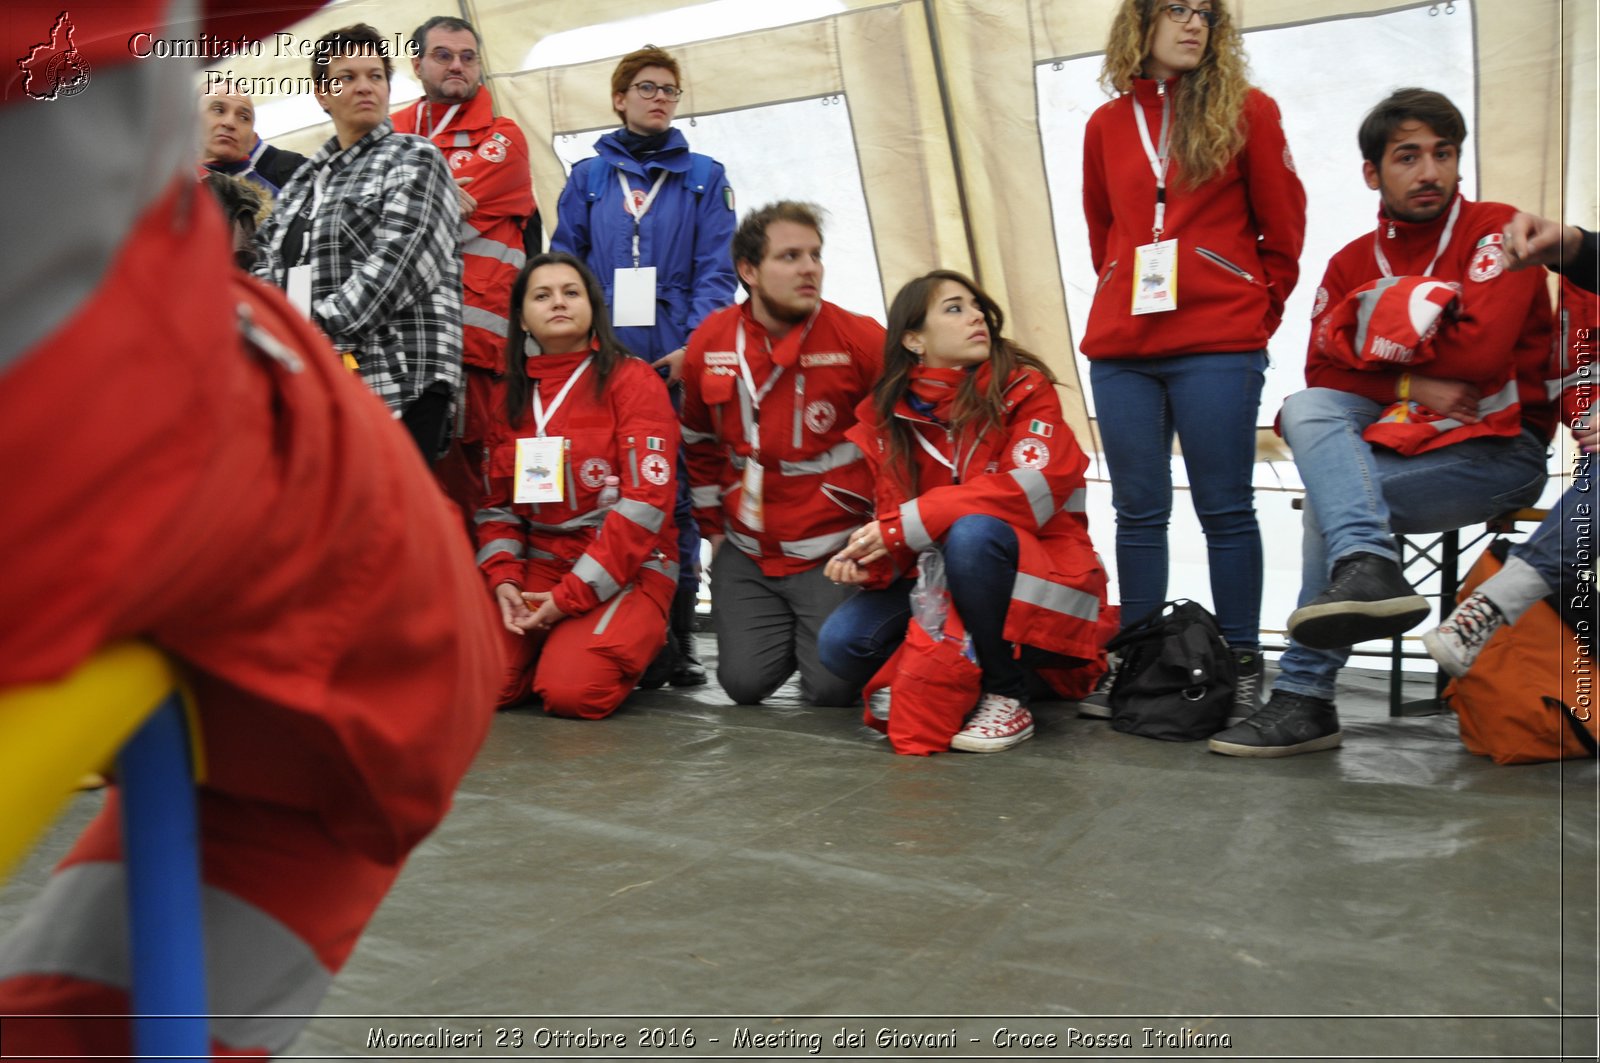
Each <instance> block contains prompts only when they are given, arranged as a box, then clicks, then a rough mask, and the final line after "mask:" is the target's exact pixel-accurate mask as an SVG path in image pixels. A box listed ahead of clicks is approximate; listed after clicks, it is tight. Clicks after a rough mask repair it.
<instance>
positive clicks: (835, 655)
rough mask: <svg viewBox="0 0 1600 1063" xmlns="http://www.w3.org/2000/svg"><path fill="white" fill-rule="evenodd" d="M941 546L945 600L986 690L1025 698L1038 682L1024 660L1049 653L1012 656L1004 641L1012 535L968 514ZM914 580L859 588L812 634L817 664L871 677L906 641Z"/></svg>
mask: <svg viewBox="0 0 1600 1063" xmlns="http://www.w3.org/2000/svg"><path fill="white" fill-rule="evenodd" d="M940 545H941V548H942V549H943V552H944V569H945V578H946V580H947V582H948V584H949V588H950V601H951V604H953V605H954V606H955V610H956V613H957V615H959V616H960V617H961V622H962V623H963V624H964V625H965V626H966V629H967V634H969V635H971V636H972V648H973V652H974V655H975V656H976V657H977V659H978V667H979V668H980V669H982V671H983V680H982V684H983V691H984V693H986V694H1001V695H1004V696H1005V697H1008V698H1016V699H1018V700H1020V701H1026V700H1028V698H1029V696H1030V695H1031V694H1035V693H1037V692H1039V691H1040V690H1041V689H1042V688H1043V683H1042V682H1041V681H1040V680H1039V679H1038V678H1037V676H1036V675H1035V674H1034V673H1033V672H1032V669H1031V668H1029V667H1028V666H1027V664H1026V663H1025V662H1028V661H1038V662H1041V663H1042V661H1043V660H1045V659H1050V658H1055V655H1053V654H1044V653H1039V652H1035V653H1032V654H1030V653H1029V652H1028V648H1027V647H1024V651H1023V656H1022V658H1021V659H1018V657H1017V656H1016V654H1015V650H1014V648H1013V646H1012V644H1011V643H1009V642H1007V641H1006V639H1005V634H1004V631H1005V623H1006V610H1007V609H1009V608H1010V606H1011V586H1012V584H1013V583H1015V582H1016V579H1017V533H1016V532H1015V531H1013V530H1012V529H1011V526H1010V525H1008V524H1007V523H1006V522H1005V521H1003V520H999V519H998V518H995V517H986V516H981V515H974V516H969V517H962V518H961V519H959V520H957V521H956V522H955V523H954V524H953V525H951V526H950V530H949V531H948V532H946V533H945V537H944V539H943V541H942V542H941V544H940ZM913 585H914V584H913V581H912V580H910V579H903V580H900V581H899V582H897V583H895V584H893V585H891V586H889V587H886V588H884V589H883V590H878V591H862V592H861V593H860V594H857V595H856V596H855V597H853V598H851V599H850V600H849V601H847V602H845V603H844V604H843V605H841V606H839V608H837V609H835V610H834V611H833V615H832V616H830V617H828V619H827V622H826V623H824V624H823V625H822V631H821V633H820V634H819V635H818V636H817V656H818V657H819V658H821V660H822V666H823V667H824V668H826V669H828V671H830V672H832V673H833V674H834V675H836V676H838V677H839V678H840V679H843V680H845V681H846V682H848V683H850V684H852V685H854V686H856V687H860V686H862V685H864V684H865V683H866V682H867V680H869V679H871V678H872V676H873V673H875V672H876V671H877V670H878V669H879V667H881V666H882V665H883V662H884V661H886V660H888V659H889V656H890V655H891V654H893V653H894V651H895V649H896V648H897V647H898V646H899V645H900V643H902V642H903V641H905V637H906V625H907V624H909V623H910V622H911V588H912V587H913ZM1055 659H1057V660H1059V658H1055Z"/></svg>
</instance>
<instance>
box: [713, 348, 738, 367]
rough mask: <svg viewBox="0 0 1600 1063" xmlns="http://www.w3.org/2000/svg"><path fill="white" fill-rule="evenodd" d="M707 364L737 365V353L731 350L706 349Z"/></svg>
mask: <svg viewBox="0 0 1600 1063" xmlns="http://www.w3.org/2000/svg"><path fill="white" fill-rule="evenodd" d="M706 364H707V365H738V364H739V355H738V354H736V353H735V352H733V351H707V352H706Z"/></svg>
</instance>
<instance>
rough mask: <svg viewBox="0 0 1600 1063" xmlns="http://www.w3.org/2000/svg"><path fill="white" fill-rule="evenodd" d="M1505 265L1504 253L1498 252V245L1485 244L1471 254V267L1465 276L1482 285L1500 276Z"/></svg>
mask: <svg viewBox="0 0 1600 1063" xmlns="http://www.w3.org/2000/svg"><path fill="white" fill-rule="evenodd" d="M1505 265H1506V256H1505V252H1504V251H1502V250H1500V245H1499V244H1486V245H1484V246H1482V247H1480V248H1478V250H1477V251H1475V252H1473V255H1472V265H1471V266H1470V267H1469V268H1468V269H1467V276H1468V277H1470V278H1472V279H1473V280H1475V281H1477V282H1478V283H1479V284H1482V283H1483V282H1484V281H1491V280H1494V279H1495V278H1496V277H1498V276H1500V273H1501V271H1502V270H1504V269H1505Z"/></svg>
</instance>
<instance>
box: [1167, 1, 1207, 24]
mask: <svg viewBox="0 0 1600 1063" xmlns="http://www.w3.org/2000/svg"><path fill="white" fill-rule="evenodd" d="M1163 10H1165V11H1166V13H1167V17H1168V18H1170V19H1171V20H1172V21H1174V22H1176V23H1178V24H1179V25H1180V26H1186V25H1188V24H1189V20H1190V19H1192V18H1194V17H1195V16H1196V15H1199V16H1200V21H1201V22H1204V23H1205V24H1206V29H1211V28H1212V27H1213V26H1215V25H1216V24H1217V18H1218V15H1217V13H1216V12H1215V11H1212V10H1210V9H1209V8H1205V9H1202V8H1198V7H1190V6H1189V5H1188V4H1168V5H1167V6H1166V7H1165V8H1164V9H1163Z"/></svg>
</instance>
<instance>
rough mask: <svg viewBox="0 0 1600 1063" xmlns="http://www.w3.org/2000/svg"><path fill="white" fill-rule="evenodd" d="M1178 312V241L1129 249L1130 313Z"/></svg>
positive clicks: (1164, 241) (1163, 241) (1159, 242)
mask: <svg viewBox="0 0 1600 1063" xmlns="http://www.w3.org/2000/svg"><path fill="white" fill-rule="evenodd" d="M1176 309H1178V241H1176V240H1161V241H1158V242H1156V243H1153V244H1141V245H1139V246H1138V247H1136V248H1134V249H1133V312H1134V314H1136V315H1137V314H1161V313H1165V312H1166V311H1168V310H1176Z"/></svg>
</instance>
